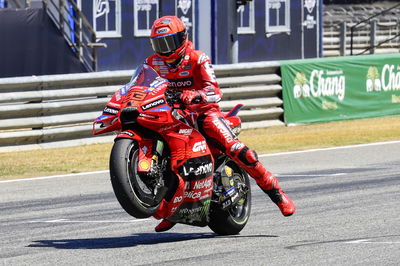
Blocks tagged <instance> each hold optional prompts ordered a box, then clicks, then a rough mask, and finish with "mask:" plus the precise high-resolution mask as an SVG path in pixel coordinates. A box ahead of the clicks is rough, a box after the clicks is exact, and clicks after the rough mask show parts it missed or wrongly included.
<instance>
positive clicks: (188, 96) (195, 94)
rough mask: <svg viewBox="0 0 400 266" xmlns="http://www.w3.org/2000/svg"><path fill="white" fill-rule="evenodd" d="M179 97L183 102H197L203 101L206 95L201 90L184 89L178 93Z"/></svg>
mask: <svg viewBox="0 0 400 266" xmlns="http://www.w3.org/2000/svg"><path fill="white" fill-rule="evenodd" d="M180 99H181V101H182V103H184V104H197V103H204V102H205V99H207V98H206V95H205V93H204V92H202V91H197V90H184V91H183V92H182V94H181V95H180Z"/></svg>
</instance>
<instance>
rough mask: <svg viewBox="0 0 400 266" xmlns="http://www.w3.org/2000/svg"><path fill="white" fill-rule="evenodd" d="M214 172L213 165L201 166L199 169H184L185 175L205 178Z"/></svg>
mask: <svg viewBox="0 0 400 266" xmlns="http://www.w3.org/2000/svg"><path fill="white" fill-rule="evenodd" d="M212 171H213V163H212V162H210V163H206V164H201V165H199V166H197V167H183V175H184V176H189V175H190V174H192V175H194V176H205V175H207V174H208V173H211V172H212Z"/></svg>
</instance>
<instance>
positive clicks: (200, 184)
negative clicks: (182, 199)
mask: <svg viewBox="0 0 400 266" xmlns="http://www.w3.org/2000/svg"><path fill="white" fill-rule="evenodd" d="M212 186H213V180H212V178H209V179H205V180H199V181H196V182H194V185H193V189H209V188H210V187H212Z"/></svg>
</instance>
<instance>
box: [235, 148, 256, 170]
mask: <svg viewBox="0 0 400 266" xmlns="http://www.w3.org/2000/svg"><path fill="white" fill-rule="evenodd" d="M238 159H239V160H240V161H241V162H242V163H244V164H245V165H248V166H254V165H256V164H257V162H258V155H257V153H256V151H255V150H253V149H250V148H249V147H247V146H244V147H243V149H241V150H240V151H239V154H238Z"/></svg>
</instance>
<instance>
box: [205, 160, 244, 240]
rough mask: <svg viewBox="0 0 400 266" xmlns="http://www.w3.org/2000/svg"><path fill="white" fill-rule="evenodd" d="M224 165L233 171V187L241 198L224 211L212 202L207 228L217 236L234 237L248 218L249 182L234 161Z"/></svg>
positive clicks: (218, 204)
mask: <svg viewBox="0 0 400 266" xmlns="http://www.w3.org/2000/svg"><path fill="white" fill-rule="evenodd" d="M226 165H227V166H228V167H230V168H231V169H232V170H233V182H234V186H235V189H236V191H239V194H240V195H241V198H240V200H239V201H238V202H237V203H236V204H234V205H233V206H231V207H229V208H228V209H226V210H224V209H222V205H221V204H220V203H216V202H212V203H211V206H210V222H209V224H208V226H209V227H210V228H211V230H213V231H214V232H215V233H217V234H219V235H236V234H238V233H239V232H240V231H242V229H243V228H244V227H245V225H246V224H247V221H248V220H249V217H250V211H251V191H250V181H249V177H248V175H247V173H246V172H245V171H243V170H242V169H241V168H240V167H239V166H238V165H237V164H236V163H235V162H234V161H232V160H229V161H227V163H226Z"/></svg>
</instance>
